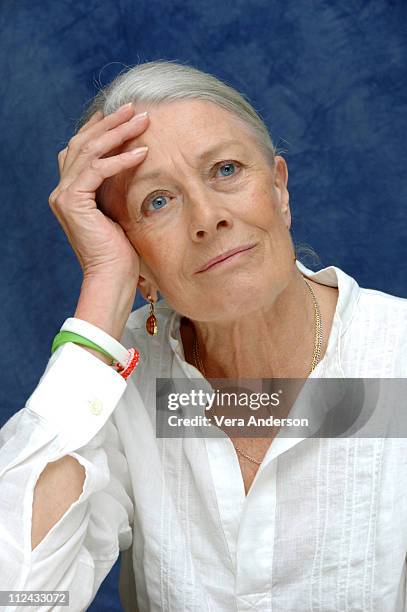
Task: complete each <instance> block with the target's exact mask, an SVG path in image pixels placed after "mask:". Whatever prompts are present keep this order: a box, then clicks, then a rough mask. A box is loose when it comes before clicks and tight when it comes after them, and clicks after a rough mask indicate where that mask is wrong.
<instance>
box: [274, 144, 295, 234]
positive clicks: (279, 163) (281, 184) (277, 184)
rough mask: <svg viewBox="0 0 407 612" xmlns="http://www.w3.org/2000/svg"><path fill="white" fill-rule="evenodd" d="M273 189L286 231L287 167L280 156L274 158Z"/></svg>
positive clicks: (289, 212)
mask: <svg viewBox="0 0 407 612" xmlns="http://www.w3.org/2000/svg"><path fill="white" fill-rule="evenodd" d="M274 164H275V165H274V188H275V189H276V191H277V195H278V202H277V205H278V208H279V210H280V212H281V214H282V216H283V218H284V223H285V225H286V226H287V228H288V229H290V227H291V211H290V194H289V192H288V189H287V183H288V167H287V163H286V161H285V159H284V158H283V157H281V155H276V156H275V158H274Z"/></svg>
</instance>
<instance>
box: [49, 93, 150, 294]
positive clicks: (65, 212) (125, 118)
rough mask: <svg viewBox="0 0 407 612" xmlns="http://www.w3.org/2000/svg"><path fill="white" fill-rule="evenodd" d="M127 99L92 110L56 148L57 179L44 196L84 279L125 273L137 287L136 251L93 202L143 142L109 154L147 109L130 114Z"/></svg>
mask: <svg viewBox="0 0 407 612" xmlns="http://www.w3.org/2000/svg"><path fill="white" fill-rule="evenodd" d="M134 113H135V108H134V106H133V105H132V104H129V105H125V106H123V107H121V108H119V109H118V110H117V111H116V112H114V113H112V114H110V115H107V116H106V117H104V116H103V113H102V112H101V111H97V112H96V113H95V114H94V115H92V117H91V118H90V119H89V121H88V122H87V123H86V124H85V125H84V126H83V127H82V128H81V129H80V130H79V132H78V133H77V134H75V136H73V138H71V140H70V141H69V143H68V146H67V147H66V148H65V149H63V150H62V151H60V153H59V154H58V164H59V172H60V182H59V184H58V185H57V187H56V188H55V189H54V191H53V192H52V193H51V195H50V197H49V204H50V207H51V209H52V211H53V213H54V214H55V216H56V217H57V219H58V221H59V223H60V224H61V226H62V228H63V230H64V232H65V234H66V235H67V237H68V240H69V242H70V244H71V246H72V248H73V250H74V251H75V253H76V256H77V258H78V260H79V263H80V265H81V268H82V271H83V274H84V279H86V278H89V277H92V278H94V277H95V276H96V277H97V278H99V279H103V278H113V277H115V278H116V279H117V278H123V279H124V278H126V279H127V280H128V281H130V280H131V281H132V282H133V283H134V288H135V289H136V288H137V283H138V279H139V270H140V264H139V257H138V254H137V252H136V251H135V249H134V248H133V246H132V245H131V243H130V242H129V240H128V238H127V237H126V234H125V233H124V231H123V229H122V228H121V226H120V225H119V224H118V223H116V222H115V221H113V220H112V219H110V218H109V217H107V216H106V215H105V214H103V212H102V211H101V210H99V209H98V208H97V204H96V191H97V189H98V188H99V187H100V186H101V185H102V183H103V181H104V180H105V179H107V178H110V177H112V176H114V175H116V174H118V173H120V172H122V171H123V170H126V169H128V168H131V167H136V166H138V165H139V164H140V163H141V162H142V161H143V160H144V159H145V157H146V154H147V147H142V148H136V149H133V150H132V151H129V152H126V153H121V154H118V155H111V156H110V157H109V156H108V155H109V153H111V152H112V151H113V150H115V149H117V148H118V147H120V145H122V144H123V143H125V142H126V140H129V139H133V138H136V137H137V136H139V135H140V134H142V133H143V132H144V130H145V129H146V127H147V125H148V123H149V119H148V115H142V116H140V115H135V114H134Z"/></svg>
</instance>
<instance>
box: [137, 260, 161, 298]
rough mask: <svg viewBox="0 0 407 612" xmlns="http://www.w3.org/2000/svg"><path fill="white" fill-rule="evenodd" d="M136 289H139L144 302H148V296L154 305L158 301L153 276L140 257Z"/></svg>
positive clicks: (156, 287)
mask: <svg viewBox="0 0 407 612" xmlns="http://www.w3.org/2000/svg"><path fill="white" fill-rule="evenodd" d="M137 287H138V289H140V292H141V294H142V296H143V298H144V299H145V300H148V296H149V295H150V296H151V298H152V299H153V301H154V303H155V302H156V301H157V300H158V291H159V288H158V286H157V283H156V282H155V279H154V275H153V274H152V272H151V270H150V268H149V267H148V266H147V264H146V263H145V261H144V260H143V258H142V257H140V273H139V280H138V284H137Z"/></svg>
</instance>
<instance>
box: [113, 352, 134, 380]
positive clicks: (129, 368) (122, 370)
mask: <svg viewBox="0 0 407 612" xmlns="http://www.w3.org/2000/svg"><path fill="white" fill-rule="evenodd" d="M139 360H140V353H139V351H138V350H137V349H135V348H130V349H129V359H128V361H127V363H126V365H125V366H122V365H121V364H120V363H117V364H116V366H115V370H116V372H118V373H119V374H120V376H123V378H124V379H125V380H126V378H128V377H129V376H130V374H131V373H132V372H133V370H134V368H135V367H136V366H137V364H138V362H139Z"/></svg>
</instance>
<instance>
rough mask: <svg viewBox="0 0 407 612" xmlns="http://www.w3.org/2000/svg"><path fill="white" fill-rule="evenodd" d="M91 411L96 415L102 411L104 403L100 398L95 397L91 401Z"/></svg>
mask: <svg viewBox="0 0 407 612" xmlns="http://www.w3.org/2000/svg"><path fill="white" fill-rule="evenodd" d="M89 411H90V412H91V413H92V414H95V415H96V416H97V415H99V414H101V413H102V411H103V404H102V402H101V401H100V399H95V400H93V401H90V402H89Z"/></svg>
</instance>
